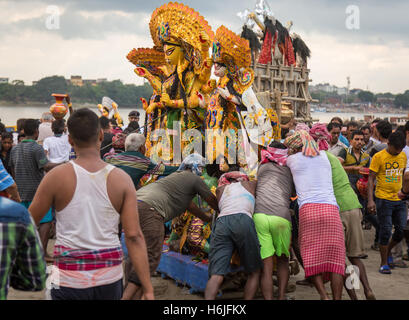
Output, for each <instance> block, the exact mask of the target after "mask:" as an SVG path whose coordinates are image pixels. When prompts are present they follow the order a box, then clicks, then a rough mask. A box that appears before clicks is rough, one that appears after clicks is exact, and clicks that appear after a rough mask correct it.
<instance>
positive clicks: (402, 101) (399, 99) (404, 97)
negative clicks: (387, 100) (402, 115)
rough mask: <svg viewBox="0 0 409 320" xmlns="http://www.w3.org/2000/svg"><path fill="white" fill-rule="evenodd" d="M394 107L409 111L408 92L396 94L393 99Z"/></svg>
mask: <svg viewBox="0 0 409 320" xmlns="http://www.w3.org/2000/svg"><path fill="white" fill-rule="evenodd" d="M394 103H395V106H397V107H402V108H404V109H409V90H406V91H405V93H403V94H398V95H396V97H395V101H394Z"/></svg>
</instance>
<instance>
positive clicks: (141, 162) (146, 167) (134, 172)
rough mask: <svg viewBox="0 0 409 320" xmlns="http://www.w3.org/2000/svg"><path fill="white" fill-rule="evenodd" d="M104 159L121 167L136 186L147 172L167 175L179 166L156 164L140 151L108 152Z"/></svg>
mask: <svg viewBox="0 0 409 320" xmlns="http://www.w3.org/2000/svg"><path fill="white" fill-rule="evenodd" d="M104 161H105V162H107V163H109V164H112V165H114V166H115V167H118V168H121V169H122V170H124V171H125V172H126V173H127V174H129V176H130V177H131V178H132V181H133V183H134V185H135V188H137V187H138V184H139V181H140V179H141V178H142V177H143V176H144V175H145V174H155V175H159V176H167V175H169V174H171V173H173V172H175V171H177V169H178V167H171V166H165V165H164V164H162V163H160V164H156V163H155V162H153V161H152V160H151V159H149V158H147V157H145V156H144V155H143V154H142V153H140V152H138V151H126V152H122V153H118V154H108V155H107V156H105V158H104Z"/></svg>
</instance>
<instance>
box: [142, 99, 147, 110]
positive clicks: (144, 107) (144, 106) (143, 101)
mask: <svg viewBox="0 0 409 320" xmlns="http://www.w3.org/2000/svg"><path fill="white" fill-rule="evenodd" d="M141 102H142V108H143V110H145V111H146V109H147V108H148V101H146V99H145V98H141Z"/></svg>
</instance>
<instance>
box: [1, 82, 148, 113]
mask: <svg viewBox="0 0 409 320" xmlns="http://www.w3.org/2000/svg"><path fill="white" fill-rule="evenodd" d="M52 93H68V94H69V95H70V97H71V101H72V102H73V103H93V104H98V103H101V100H102V97H104V96H108V97H110V98H111V99H113V100H114V101H115V102H116V103H118V105H119V106H125V107H126V106H135V105H139V104H140V98H145V99H149V98H150V96H151V95H152V88H151V86H150V85H149V84H147V83H145V84H144V85H142V86H136V85H133V84H123V83H122V82H121V81H120V80H115V81H107V82H102V83H99V84H97V85H95V86H92V85H90V84H86V85H84V86H82V87H79V86H73V85H71V83H70V82H69V81H67V80H66V79H65V78H64V77H60V76H52V77H46V78H43V79H41V80H39V81H38V82H37V83H36V84H35V85H33V86H26V85H24V83H23V82H16V83H13V84H0V101H7V102H13V103H24V102H42V103H52V102H53V101H54V98H53V97H52V96H51V94H52Z"/></svg>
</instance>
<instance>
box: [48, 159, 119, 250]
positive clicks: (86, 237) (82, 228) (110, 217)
mask: <svg viewBox="0 0 409 320" xmlns="http://www.w3.org/2000/svg"><path fill="white" fill-rule="evenodd" d="M70 163H71V164H72V166H73V168H74V171H75V175H76V176H77V185H76V188H75V192H74V196H73V198H72V200H71V202H70V203H69V204H68V205H67V206H66V207H65V208H64V209H63V210H61V211H56V220H57V223H56V229H57V230H56V232H57V237H56V238H57V240H56V243H55V244H56V245H60V246H64V247H67V248H71V249H88V250H100V249H108V248H115V247H120V246H121V244H120V242H119V238H118V224H119V221H120V215H119V213H118V212H117V211H116V210H115V208H114V207H113V206H112V203H111V201H110V200H109V197H108V191H107V180H108V175H109V173H110V172H111V171H112V170H113V169H114V168H115V167H114V166H112V165H109V164H108V165H106V166H105V167H104V168H103V169H101V170H99V171H98V172H89V171H87V170H85V169H84V168H82V167H80V166H79V165H77V164H75V163H74V162H73V161H70Z"/></svg>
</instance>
